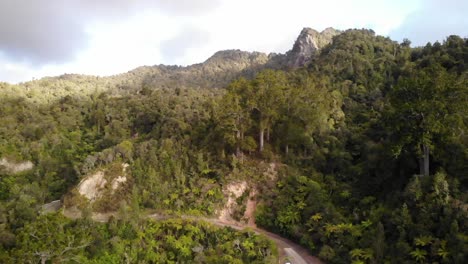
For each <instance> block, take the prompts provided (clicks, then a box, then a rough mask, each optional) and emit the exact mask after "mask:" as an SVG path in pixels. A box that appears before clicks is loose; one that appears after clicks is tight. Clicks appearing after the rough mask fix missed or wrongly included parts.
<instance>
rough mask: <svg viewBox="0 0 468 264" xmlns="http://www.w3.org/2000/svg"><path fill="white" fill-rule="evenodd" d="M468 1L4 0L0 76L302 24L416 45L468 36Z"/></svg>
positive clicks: (113, 70) (160, 58)
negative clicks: (350, 30) (365, 30)
mask: <svg viewBox="0 0 468 264" xmlns="http://www.w3.org/2000/svg"><path fill="white" fill-rule="evenodd" d="M466 14H468V1H466V0H426V1H422V0H393V1H387V0H380V1H379V0H373V1H371V0H353V1H351V0H348V1H346V0H343V1H341V0H323V1H314V0H287V1H276V0H236V1H232V0H193V1H190V0H139V1H135V0H67V1H65V0H34V1H30V0H0V36H2V37H0V81H7V82H12V83H15V82H22V81H28V80H31V79H32V78H41V77H44V76H54V75H60V74H63V73H82V74H93V75H111V74H117V73H121V72H126V71H128V70H131V69H133V68H135V67H138V66H142V65H155V64H178V65H189V64H193V63H199V62H203V61H204V60H206V59H207V58H208V57H209V56H211V55H212V54H213V53H215V52H216V51H218V50H223V49H242V50H247V51H261V52H266V53H269V52H285V51H287V50H289V49H291V47H292V45H293V43H294V40H295V38H296V37H297V36H298V34H299V32H300V31H301V29H302V28H303V27H311V28H314V29H317V30H323V29H324V28H326V27H334V28H337V29H348V28H372V29H373V30H374V31H375V32H376V33H377V34H380V35H384V36H390V37H391V38H392V39H394V40H397V41H401V40H402V39H403V38H408V39H410V40H411V41H412V43H413V46H414V45H425V44H426V43H427V42H434V41H437V40H438V41H443V40H444V39H445V37H446V36H448V35H451V34H457V35H460V36H462V37H467V36H468V19H467V18H466Z"/></svg>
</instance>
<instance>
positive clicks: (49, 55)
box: [0, 0, 218, 66]
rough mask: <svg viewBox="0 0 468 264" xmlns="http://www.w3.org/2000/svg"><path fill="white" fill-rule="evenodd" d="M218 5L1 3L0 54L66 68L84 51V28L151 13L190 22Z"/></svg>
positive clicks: (74, 0)
mask: <svg viewBox="0 0 468 264" xmlns="http://www.w3.org/2000/svg"><path fill="white" fill-rule="evenodd" d="M217 4H218V0H199V1H185V0H175V1H174V0H140V1H135V0H81V1H80V0H68V1H63V0H34V1H30V0H1V1H0V36H1V37H0V51H1V52H3V53H4V55H5V56H6V57H7V58H9V59H10V60H11V61H16V62H21V63H30V64H32V65H33V66H34V65H35V66H40V65H44V64H48V63H56V64H59V63H65V62H68V61H71V60H73V59H74V58H75V56H76V54H77V52H79V51H81V50H83V49H85V48H86V47H87V46H88V44H89V43H88V39H89V36H88V34H87V32H86V27H87V26H88V27H89V24H92V23H95V22H96V21H101V22H102V21H109V20H111V21H112V20H116V19H119V20H122V19H125V18H128V17H130V16H133V15H136V14H137V13H139V12H143V11H147V10H153V11H155V12H159V13H163V14H167V15H181V16H191V15H199V14H202V13H203V12H208V11H209V10H211V9H212V8H215V7H216V6H217Z"/></svg>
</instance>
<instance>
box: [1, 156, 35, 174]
mask: <svg viewBox="0 0 468 264" xmlns="http://www.w3.org/2000/svg"><path fill="white" fill-rule="evenodd" d="M0 167H3V168H4V169H5V170H6V171H7V172H9V173H13V174H15V173H20V172H23V171H27V170H30V169H32V168H33V167H34V164H33V163H32V162H31V161H24V162H14V161H11V160H8V159H6V158H2V159H0Z"/></svg>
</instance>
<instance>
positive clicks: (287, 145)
mask: <svg viewBox="0 0 468 264" xmlns="http://www.w3.org/2000/svg"><path fill="white" fill-rule="evenodd" d="M284 151H285V152H286V155H288V154H289V144H286V147H285V150H284Z"/></svg>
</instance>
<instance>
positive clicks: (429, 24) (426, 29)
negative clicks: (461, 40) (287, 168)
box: [390, 0, 468, 46]
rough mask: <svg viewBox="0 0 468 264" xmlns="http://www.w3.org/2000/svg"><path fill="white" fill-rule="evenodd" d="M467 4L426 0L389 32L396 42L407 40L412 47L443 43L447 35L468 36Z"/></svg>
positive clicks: (458, 0) (462, 1)
mask: <svg viewBox="0 0 468 264" xmlns="http://www.w3.org/2000/svg"><path fill="white" fill-rule="evenodd" d="M467 14H468V2H467V1H465V0H445V1H439V0H428V1H425V2H424V3H423V5H422V6H421V7H420V9H419V10H417V11H415V12H413V13H412V14H411V15H409V16H408V17H407V18H406V19H405V20H404V21H403V23H402V24H401V25H400V27H399V28H397V29H395V30H393V31H391V32H390V36H391V37H392V38H394V39H396V40H402V39H403V38H407V39H409V40H411V42H412V43H413V46H422V45H425V44H426V43H427V42H435V41H443V40H444V39H445V38H446V37H448V36H449V35H460V36H461V37H467V36H468V17H467Z"/></svg>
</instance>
